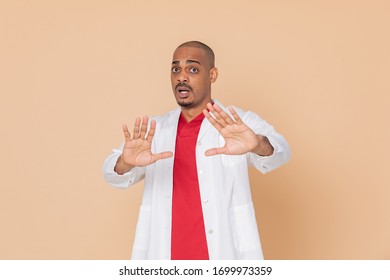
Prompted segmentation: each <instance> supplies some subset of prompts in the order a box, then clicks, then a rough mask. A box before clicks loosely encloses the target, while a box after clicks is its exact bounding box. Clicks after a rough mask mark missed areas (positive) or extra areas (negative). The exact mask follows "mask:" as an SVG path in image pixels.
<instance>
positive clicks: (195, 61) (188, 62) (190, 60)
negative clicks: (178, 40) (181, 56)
mask: <svg viewBox="0 0 390 280" xmlns="http://www.w3.org/2000/svg"><path fill="white" fill-rule="evenodd" d="M191 63H197V64H199V65H200V62H199V61H197V60H193V59H189V60H187V61H186V64H191ZM172 64H180V62H179V61H178V60H174V61H172Z"/></svg>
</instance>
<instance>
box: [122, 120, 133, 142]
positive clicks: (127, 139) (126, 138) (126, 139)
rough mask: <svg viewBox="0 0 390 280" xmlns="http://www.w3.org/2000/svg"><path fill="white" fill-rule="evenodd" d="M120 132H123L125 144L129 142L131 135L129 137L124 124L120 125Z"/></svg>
mask: <svg viewBox="0 0 390 280" xmlns="http://www.w3.org/2000/svg"><path fill="white" fill-rule="evenodd" d="M122 130H123V135H124V136H125V141H126V142H129V141H131V135H130V132H129V129H128V128H127V125H126V124H123V125H122Z"/></svg>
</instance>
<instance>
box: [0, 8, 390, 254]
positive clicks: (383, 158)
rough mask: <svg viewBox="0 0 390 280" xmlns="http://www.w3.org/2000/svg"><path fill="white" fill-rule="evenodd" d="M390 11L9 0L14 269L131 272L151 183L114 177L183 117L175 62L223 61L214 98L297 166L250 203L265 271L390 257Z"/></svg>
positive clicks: (7, 205) (6, 230)
mask: <svg viewBox="0 0 390 280" xmlns="http://www.w3.org/2000/svg"><path fill="white" fill-rule="evenodd" d="M387 3H388V1H385V0H384V1H325V0H324V1H309V0H307V1H303V0H302V1H265V0H264V1H260V0H259V1H249V0H246V1H242V0H240V1H195V2H188V1H175V0H172V1H140V0H138V1H130V0H129V1H92V0H80V1H65V0H64V1H49V0H46V1H42V0H41V1H21V0H9V1H7V0H1V1H0V40H1V43H0V92H1V102H0V114H1V115H0V131H1V145H0V158H1V160H0V164H1V165H0V170H1V177H0V221H1V231H0V259H127V258H129V257H130V252H131V247H132V242H133V238H134V231H135V224H136V217H137V214H138V207H139V204H140V198H141V194H142V188H143V186H142V184H138V185H136V186H135V187H133V188H131V189H127V190H124V191H123V190H117V189H114V188H111V187H109V186H108V185H107V184H106V183H105V182H104V181H103V179H102V175H101V165H102V162H103V160H104V158H105V157H106V156H107V155H108V154H109V153H110V152H111V148H113V147H116V146H118V145H119V144H120V143H121V141H122V135H121V125H122V123H123V122H127V123H129V124H131V123H133V121H134V118H135V117H136V116H142V115H145V114H147V115H157V114H162V113H164V112H166V111H168V110H170V109H172V108H175V107H176V104H175V101H174V98H173V95H172V93H171V88H170V81H169V69H170V62H171V57H172V52H173V50H174V48H175V47H176V46H177V45H178V44H180V43H182V42H184V41H187V40H194V39H195V40H201V41H204V42H205V43H207V44H209V45H210V46H211V47H212V48H213V49H214V50H215V52H216V55H217V65H218V67H219V70H220V77H219V80H218V81H217V83H216V84H215V86H214V88H213V93H214V97H215V98H217V99H218V100H220V101H221V102H223V103H224V104H225V105H231V104H233V105H236V106H238V107H241V108H243V109H247V110H252V111H255V112H257V113H259V115H260V116H262V117H263V118H264V119H266V120H267V121H268V122H270V123H271V124H273V125H274V127H275V128H276V129H277V130H278V131H280V132H281V133H282V134H283V135H284V136H285V137H286V139H287V140H288V142H289V143H290V145H291V150H292V158H291V161H290V162H289V163H288V164H287V165H285V166H283V167H282V168H280V169H278V170H276V171H274V172H272V173H269V174H267V175H262V174H260V173H258V172H256V171H254V170H251V171H250V173H251V181H252V190H253V196H254V201H255V206H256V214H257V219H258V224H259V228H260V231H261V239H262V243H263V249H264V254H265V257H266V258H267V259H390V241H389V236H390V203H389V202H388V201H389V197H390V189H389V183H390V180H389V179H390V169H389V167H390V164H389V156H390V152H389V151H390V149H389V143H390V133H389V119H390V112H389V111H390V110H389V108H390V106H389V105H390V97H389V96H390V95H389V93H390V92H389V89H390V86H389V74H390V73H389V72H390V71H389V66H390V63H389V62H390V52H389V50H390V39H389V38H390V31H389V30H390V29H389V26H390V20H389V10H390V9H389V8H390V6H389V4H387Z"/></svg>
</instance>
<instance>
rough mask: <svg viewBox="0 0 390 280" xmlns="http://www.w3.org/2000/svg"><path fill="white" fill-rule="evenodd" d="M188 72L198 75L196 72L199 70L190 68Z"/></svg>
mask: <svg viewBox="0 0 390 280" xmlns="http://www.w3.org/2000/svg"><path fill="white" fill-rule="evenodd" d="M189 71H190V72H191V73H198V72H199V70H198V69H197V68H195V67H192V68H190V70H189Z"/></svg>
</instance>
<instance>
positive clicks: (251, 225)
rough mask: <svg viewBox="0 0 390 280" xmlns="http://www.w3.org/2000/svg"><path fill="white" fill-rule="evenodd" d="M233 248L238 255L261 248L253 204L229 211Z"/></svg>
mask: <svg viewBox="0 0 390 280" xmlns="http://www.w3.org/2000/svg"><path fill="white" fill-rule="evenodd" d="M230 210H231V211H230V213H231V221H232V231H233V239H234V246H235V248H236V250H237V251H238V253H243V252H248V251H253V250H255V249H258V248H260V247H261V245H260V239H259V232H258V229H257V222H256V217H255V210H254V207H253V203H252V202H249V203H247V204H244V205H239V206H235V207H232V208H231V209H230Z"/></svg>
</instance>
